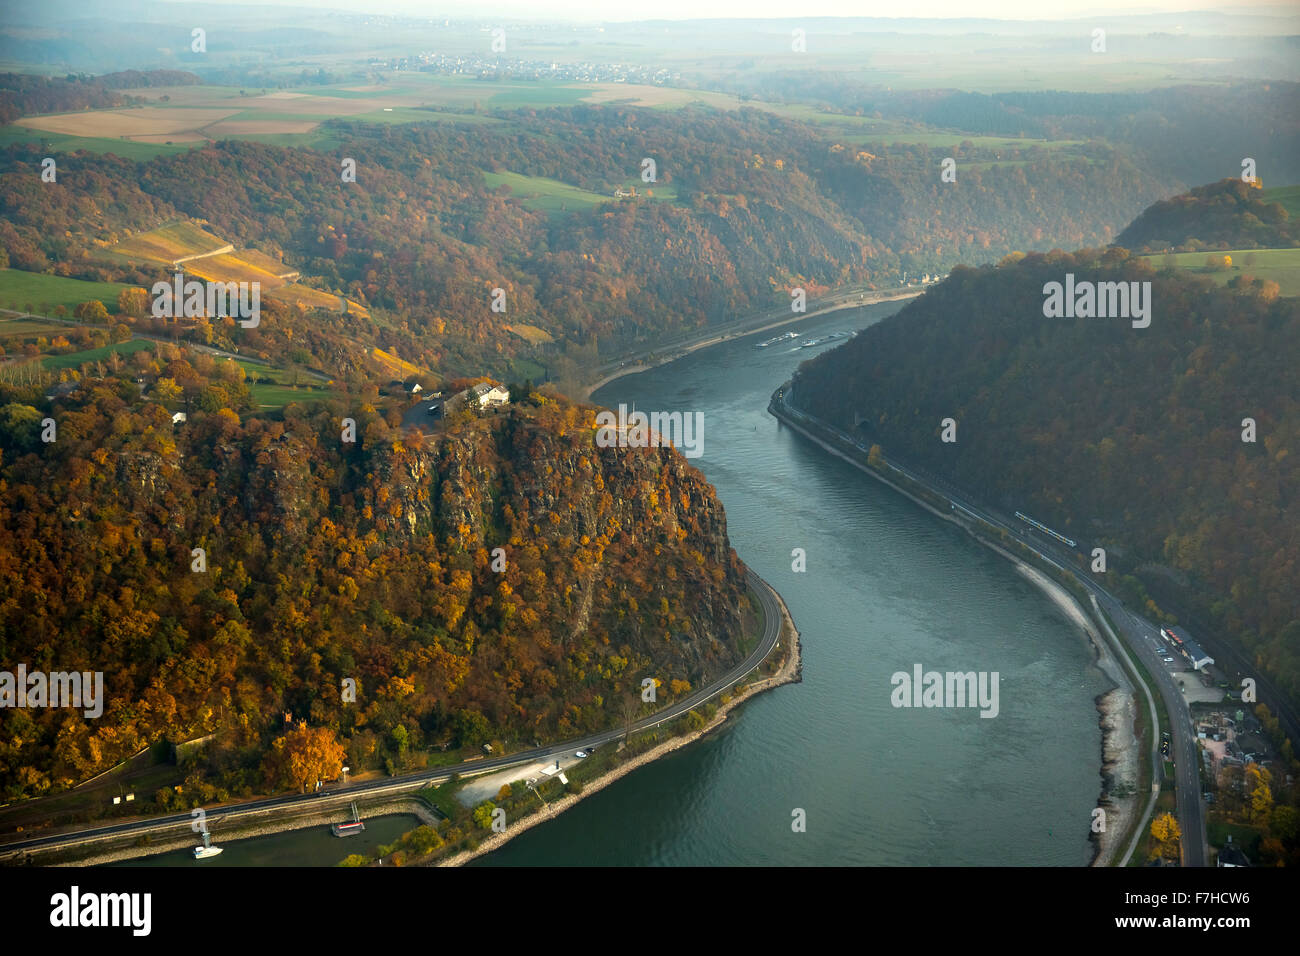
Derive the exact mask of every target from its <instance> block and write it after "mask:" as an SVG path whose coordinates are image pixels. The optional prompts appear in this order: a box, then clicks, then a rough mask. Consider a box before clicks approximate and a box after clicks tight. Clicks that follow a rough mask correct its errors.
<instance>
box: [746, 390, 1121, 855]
mask: <svg viewBox="0 0 1300 956" xmlns="http://www.w3.org/2000/svg"><path fill="white" fill-rule="evenodd" d="M785 387H786V386H783V387H782V388H781V389H779V390H778V393H777V394H778V395H783V394H784V391H785ZM768 411H769V412H771V414H772V415H773V416H775V417H776V418H777V419H778V420H780V421H781V422H782V423H783V424H784V425H786V426H787V427H789V428H791V429H793V430H794V431H796V432H798V433H799V434H801V435H802V436H804V437H805V438H807V439H808V440H810V441H812V442H814V443H815V444H817V445H819V446H820V447H821V448H823V449H824V450H826V451H828V452H830V453H831V454H832V455H835V456H836V457H838V458H841V459H843V460H844V461H846V462H848V463H849V464H851V465H853V466H854V467H855V468H857V469H858V470H860V471H863V472H865V473H867V474H868V475H871V476H872V477H873V478H875V479H877V480H879V481H881V482H883V483H885V484H886V485H888V486H889V487H891V488H893V489H894V490H895V491H897V492H898V493H899V494H902V495H904V496H906V497H907V498H909V499H911V500H912V501H914V502H915V503H916V504H918V505H920V506H921V507H922V508H924V509H926V510H927V511H929V512H930V513H932V514H934V515H936V516H937V517H939V518H941V519H942V520H944V521H947V522H951V523H953V524H956V525H957V526H958V527H961V528H962V529H963V530H965V531H966V532H967V533H969V534H971V535H972V536H973V537H974V538H975V539H976V540H978V541H979V542H980V543H981V544H983V545H985V546H986V547H988V548H989V549H991V550H992V551H994V552H996V553H997V554H999V555H1001V556H1002V557H1004V558H1006V559H1008V560H1009V561H1011V562H1012V563H1013V565H1014V566H1015V567H1016V569H1017V571H1019V572H1020V573H1021V574H1022V575H1023V576H1024V577H1025V578H1026V579H1027V580H1028V581H1030V582H1031V583H1032V584H1034V585H1035V586H1036V587H1038V588H1039V589H1040V590H1042V591H1043V593H1044V594H1045V595H1046V596H1047V597H1048V598H1049V599H1050V600H1051V601H1052V602H1053V603H1054V604H1056V605H1057V607H1059V608H1060V609H1061V610H1062V611H1063V612H1064V613H1065V615H1066V617H1067V618H1069V619H1070V620H1071V621H1072V622H1074V624H1075V625H1076V626H1077V627H1078V628H1079V629H1080V630H1081V631H1082V632H1083V634H1084V635H1085V636H1086V637H1087V639H1088V641H1089V644H1090V645H1091V647H1092V649H1093V653H1094V655H1095V661H1094V663H1095V664H1096V666H1097V667H1098V669H1100V670H1101V671H1102V672H1103V673H1104V674H1106V676H1107V678H1108V679H1109V680H1110V682H1111V683H1112V685H1113V686H1112V688H1111V689H1110V690H1109V691H1107V692H1106V693H1104V694H1100V695H1098V696H1097V698H1096V699H1095V703H1096V707H1097V712H1098V715H1099V718H1098V723H1099V726H1100V728H1101V732H1102V744H1101V768H1100V776H1101V778H1102V788H1101V797H1100V799H1099V801H1098V804H1097V805H1098V807H1100V808H1101V809H1102V810H1104V812H1105V817H1104V821H1105V823H1104V829H1101V830H1098V829H1097V827H1096V825H1095V823H1094V824H1091V825H1090V830H1091V836H1092V840H1093V843H1094V846H1095V848H1096V852H1095V853H1094V855H1093V859H1092V862H1091V864H1090V865H1092V866H1108V865H1111V864H1112V863H1114V862H1115V860H1116V858H1117V856H1118V855H1119V854H1120V853H1121V851H1122V850H1123V849H1124V847H1125V846H1126V845H1128V843H1129V840H1128V838H1129V837H1131V836H1132V835H1133V830H1134V827H1137V826H1140V825H1141V823H1142V820H1143V817H1142V816H1140V815H1139V814H1138V813H1137V807H1138V802H1139V798H1138V794H1137V782H1138V780H1139V776H1140V774H1139V763H1140V760H1141V754H1140V752H1139V751H1140V744H1139V742H1138V739H1137V735H1136V733H1135V729H1134V728H1135V720H1136V716H1137V699H1136V691H1135V688H1134V685H1133V683H1132V681H1131V680H1130V679H1129V677H1128V674H1127V673H1126V672H1125V669H1124V667H1123V666H1121V664H1120V662H1119V661H1118V660H1117V659H1116V657H1115V654H1113V653H1112V651H1111V648H1110V645H1109V643H1108V641H1107V640H1106V639H1105V638H1104V637H1103V636H1102V634H1101V631H1100V629H1099V627H1098V626H1097V624H1096V623H1095V622H1094V621H1093V619H1092V617H1091V616H1090V615H1089V614H1088V612H1087V611H1086V610H1085V608H1084V607H1083V606H1082V605H1080V604H1079V602H1078V601H1077V600H1076V599H1075V597H1074V595H1072V594H1070V593H1069V592H1068V591H1067V590H1066V589H1065V588H1064V587H1062V586H1061V585H1060V584H1059V583H1057V582H1055V581H1053V580H1051V579H1050V578H1049V577H1047V576H1046V575H1045V574H1043V573H1042V572H1041V571H1039V570H1038V569H1036V568H1034V567H1033V566H1031V565H1030V564H1029V563H1027V562H1026V561H1024V560H1023V559H1021V558H1020V557H1018V556H1017V555H1015V554H1013V553H1011V552H1010V551H1007V550H1006V549H1004V548H1002V547H999V546H998V545H997V544H995V543H993V542H992V541H989V540H988V539H987V538H985V537H984V536H983V535H981V534H978V533H977V532H976V531H975V529H974V528H973V527H972V525H971V524H970V523H968V522H966V521H964V520H961V519H960V518H959V517H957V516H956V515H955V513H951V512H945V511H943V510H940V509H939V508H937V507H935V505H934V503H933V502H931V501H926V500H924V499H922V498H921V497H918V496H917V495H916V494H913V493H912V492H911V491H910V490H909V489H908V488H906V487H904V486H903V485H902V484H901V483H899V482H897V481H893V480H891V479H890V478H889V477H887V476H886V475H885V474H883V473H882V472H880V471H877V470H876V469H874V468H871V467H869V466H868V465H867V464H866V463H865V462H864V461H862V455H861V451H860V450H859V449H857V448H856V447H853V446H851V444H849V443H847V442H843V441H840V440H837V439H836V436H834V434H833V433H832V432H831V430H830V428H829V426H826V425H824V424H823V423H817V424H819V425H820V426H821V428H822V429H825V433H822V432H821V431H814V430H813V429H812V428H810V427H808V423H807V422H805V421H800V420H798V419H796V418H795V417H794V416H792V415H791V414H789V413H788V411H787V410H786V409H785V407H784V403H783V401H782V400H781V399H779V398H778V397H777V396H776V395H774V396H773V398H772V401H771V403H770V405H769V406H768ZM805 418H810V416H805ZM928 490H929V491H930V492H931V493H933V494H934V495H935V496H936V497H938V498H941V499H945V500H946V496H944V495H943V494H942V493H941V492H938V491H935V490H934V489H928ZM1103 626H1104V625H1103ZM1095 819H1096V818H1095V817H1094V820H1095ZM1081 825H1082V824H1081Z"/></svg>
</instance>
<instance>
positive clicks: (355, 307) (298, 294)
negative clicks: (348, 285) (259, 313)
mask: <svg viewBox="0 0 1300 956" xmlns="http://www.w3.org/2000/svg"><path fill="white" fill-rule="evenodd" d="M263 291H264V292H265V289H264V290H263ZM266 295H267V296H268V297H269V298H273V299H277V300H279V301H280V302H287V303H289V304H290V305H301V306H302V307H303V308H306V309H332V310H334V311H335V312H342V311H343V297H342V296H339V295H335V294H334V293H333V292H322V291H321V290H320V289H313V288H311V287H310V286H305V285H300V284H298V283H297V282H291V283H289V284H287V285H281V286H279V287H278V288H275V289H272V290H270V291H269V292H266ZM348 311H349V312H356V313H359V314H361V315H363V316H364V315H366V310H365V309H364V308H363V307H362V306H361V305H359V304H358V303H356V302H353V301H352V300H351V299H349V300H348Z"/></svg>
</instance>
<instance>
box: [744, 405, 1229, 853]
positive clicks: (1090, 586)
mask: <svg viewBox="0 0 1300 956" xmlns="http://www.w3.org/2000/svg"><path fill="white" fill-rule="evenodd" d="M790 391H791V389H790V382H786V383H785V384H783V385H782V386H781V387H780V388H778V389H777V390H776V392H774V393H773V395H772V404H771V406H769V407H770V409H771V410H772V413H773V414H774V415H776V416H777V417H778V418H782V417H783V416H784V418H785V419H786V421H787V422H789V423H792V424H793V423H797V422H803V423H804V424H806V425H809V426H811V427H813V428H815V429H817V430H819V431H821V432H829V433H831V434H832V435H834V436H835V437H836V438H838V440H839V442H840V443H841V444H843V445H847V446H849V447H852V448H854V449H856V450H857V451H858V452H860V453H861V454H863V455H865V454H867V452H868V451H869V447H868V445H867V443H866V442H863V441H859V440H858V439H856V438H855V437H853V436H852V435H849V434H847V433H845V432H843V431H841V430H840V429H838V428H836V427H834V426H832V425H828V424H826V423H825V422H822V421H820V420H819V419H816V418H813V417H812V416H810V415H808V414H806V413H805V412H803V411H801V410H800V409H799V408H797V407H796V406H794V405H792V404H791V403H790ZM882 458H883V459H884V461H885V464H886V465H888V466H889V467H890V468H891V469H893V470H894V471H897V472H898V473H899V474H901V475H903V476H904V477H906V478H908V479H910V480H911V481H913V482H915V483H916V484H918V485H920V486H921V487H923V488H929V489H930V490H931V491H933V492H935V493H936V494H939V495H942V496H943V497H945V498H947V499H948V500H949V502H950V503H951V504H952V505H954V506H955V507H957V508H961V509H962V510H964V511H966V512H968V513H969V514H970V515H972V516H974V517H976V518H978V519H979V520H981V521H983V522H985V523H986V524H989V525H991V526H993V527H994V528H999V529H1002V530H1004V531H1006V532H1007V533H1009V534H1011V535H1013V536H1015V537H1016V538H1017V539H1018V540H1019V541H1020V542H1021V543H1022V544H1024V545H1025V546H1026V547H1028V548H1030V549H1031V550H1032V551H1034V552H1035V553H1036V554H1037V555H1038V557H1039V558H1041V559H1042V560H1043V561H1045V562H1047V563H1048V564H1051V565H1053V566H1055V567H1056V568H1058V569H1060V570H1061V571H1064V572H1065V573H1067V574H1069V575H1071V576H1073V577H1074V579H1075V580H1076V581H1078V582H1079V583H1080V584H1081V585H1083V587H1084V588H1086V589H1087V590H1088V591H1089V593H1090V594H1091V595H1092V596H1093V597H1094V598H1095V599H1096V601H1097V603H1098V604H1099V605H1100V606H1101V607H1102V609H1104V610H1105V612H1106V614H1107V615H1108V616H1109V618H1110V620H1111V621H1112V622H1113V623H1114V625H1115V627H1116V628H1118V629H1119V631H1120V633H1121V636H1122V637H1123V638H1124V641H1125V644H1126V645H1127V647H1128V650H1129V651H1130V652H1131V653H1136V654H1137V656H1138V657H1139V658H1140V659H1141V661H1142V663H1143V664H1144V665H1145V666H1146V669H1147V671H1148V672H1150V673H1151V674H1152V675H1154V677H1155V684H1156V689H1157V690H1158V691H1159V692H1160V696H1161V698H1162V699H1163V700H1164V704H1165V712H1166V713H1167V714H1168V715H1169V723H1170V731H1171V736H1172V738H1173V739H1172V745H1171V747H1170V758H1171V759H1172V760H1173V762H1174V776H1175V783H1176V797H1177V804H1178V806H1177V809H1178V812H1177V817H1178V825H1179V827H1180V828H1181V830H1182V833H1183V839H1182V853H1183V865H1184V866H1205V865H1206V857H1207V852H1206V836H1205V812H1204V806H1203V803H1202V797H1201V776H1200V767H1201V763H1200V753H1199V748H1198V747H1197V744H1196V728H1195V726H1194V725H1193V722H1192V715H1191V711H1190V710H1189V709H1188V706H1187V699H1186V698H1185V697H1184V696H1183V691H1182V688H1181V687H1180V686H1179V684H1178V681H1177V679H1176V678H1175V676H1174V675H1173V674H1172V673H1170V671H1169V669H1168V668H1167V667H1166V666H1165V664H1164V662H1163V661H1162V660H1161V659H1160V658H1161V653H1162V652H1161V650H1160V648H1161V647H1162V645H1161V644H1160V640H1159V637H1158V634H1157V632H1158V628H1157V627H1156V626H1155V625H1154V624H1152V623H1151V622H1150V621H1148V620H1146V618H1143V617H1141V616H1139V615H1137V614H1134V613H1133V612H1132V611H1130V610H1129V609H1128V608H1126V607H1125V606H1124V604H1123V602H1122V601H1120V600H1119V598H1117V597H1116V596H1115V595H1113V594H1112V593H1111V592H1110V591H1108V590H1107V589H1106V588H1104V587H1102V586H1101V585H1100V584H1098V583H1097V582H1096V581H1095V580H1093V579H1092V578H1090V577H1087V576H1084V575H1081V574H1079V573H1078V569H1077V567H1075V565H1074V561H1073V552H1070V551H1067V550H1066V549H1065V548H1063V547H1062V546H1061V545H1060V544H1059V543H1058V542H1056V540H1055V539H1053V538H1050V537H1048V536H1047V535H1044V534H1041V533H1040V532H1038V531H1035V530H1034V529H1033V528H1032V527H1030V526H1028V525H1025V524H1023V523H1022V522H1020V521H1016V520H1014V519H1012V518H1010V517H1007V516H1003V515H1000V514H998V513H997V512H995V511H992V510H990V509H988V508H986V507H985V506H983V505H979V504H976V503H975V502H974V501H972V500H971V498H970V497H969V496H968V495H967V494H966V493H965V492H964V491H962V490H961V489H959V488H957V487H956V486H955V485H953V484H952V483H951V482H949V481H947V480H946V479H943V478H940V477H939V476H937V475H934V474H931V473H930V472H928V471H926V470H925V469H921V468H915V467H905V466H903V465H901V464H899V463H898V462H897V461H895V460H891V459H889V458H888V457H886V456H883V455H882ZM1155 756H1157V755H1153V758H1154V757H1155ZM1154 770H1155V772H1156V778H1157V779H1158V777H1159V770H1160V768H1159V765H1158V763H1157V764H1156V766H1155V768H1154Z"/></svg>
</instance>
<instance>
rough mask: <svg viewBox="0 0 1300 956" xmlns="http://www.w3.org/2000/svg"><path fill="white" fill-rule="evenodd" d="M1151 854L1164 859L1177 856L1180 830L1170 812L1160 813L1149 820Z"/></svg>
mask: <svg viewBox="0 0 1300 956" xmlns="http://www.w3.org/2000/svg"><path fill="white" fill-rule="evenodd" d="M1151 840H1152V846H1151V856H1152V858H1155V857H1159V858H1161V859H1164V860H1176V859H1178V857H1179V853H1180V852H1181V851H1180V847H1181V840H1182V831H1181V830H1180V829H1179V828H1178V821H1177V820H1176V819H1174V815H1173V814H1172V813H1167V812H1166V813H1162V814H1160V815H1159V816H1158V817H1156V818H1155V819H1154V820H1152V821H1151Z"/></svg>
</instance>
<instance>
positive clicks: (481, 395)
mask: <svg viewBox="0 0 1300 956" xmlns="http://www.w3.org/2000/svg"><path fill="white" fill-rule="evenodd" d="M469 392H470V398H471V399H472V400H473V401H476V402H478V407H479V408H487V407H488V406H490V405H509V404H510V389H508V388H506V387H505V386H502V385H493V384H492V383H491V382H480V383H479V384H478V385H475V386H474V387H473V388H471V389H470V390H469Z"/></svg>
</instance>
